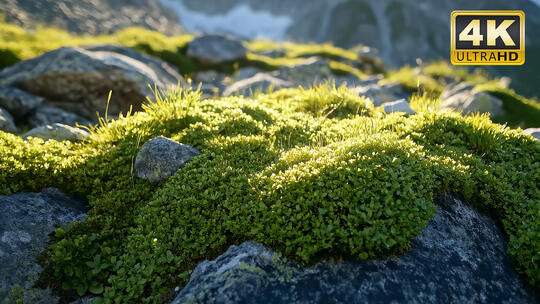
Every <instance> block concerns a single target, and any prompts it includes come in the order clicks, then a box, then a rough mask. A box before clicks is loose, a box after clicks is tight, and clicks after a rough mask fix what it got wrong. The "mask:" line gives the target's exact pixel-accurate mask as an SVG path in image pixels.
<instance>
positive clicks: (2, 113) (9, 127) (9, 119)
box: [0, 108, 17, 133]
mask: <svg viewBox="0 0 540 304" xmlns="http://www.w3.org/2000/svg"><path fill="white" fill-rule="evenodd" d="M0 131H4V132H9V133H15V132H17V127H16V126H15V122H14V121H13V116H11V114H9V112H8V111H6V110H5V109H2V108H0Z"/></svg>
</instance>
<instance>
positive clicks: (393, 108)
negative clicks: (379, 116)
mask: <svg viewBox="0 0 540 304" xmlns="http://www.w3.org/2000/svg"><path fill="white" fill-rule="evenodd" d="M383 106H384V112H386V113H393V112H405V113H407V114H414V113H416V112H415V111H414V110H413V109H412V108H411V106H410V105H409V103H408V102H407V100H405V99H400V100H396V101H393V102H387V103H385V104H383Z"/></svg>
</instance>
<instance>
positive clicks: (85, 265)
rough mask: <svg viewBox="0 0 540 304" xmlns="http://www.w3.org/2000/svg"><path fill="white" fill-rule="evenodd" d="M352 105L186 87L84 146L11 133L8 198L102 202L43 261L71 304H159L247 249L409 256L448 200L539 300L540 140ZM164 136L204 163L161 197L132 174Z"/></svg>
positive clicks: (5, 151)
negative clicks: (486, 230)
mask: <svg viewBox="0 0 540 304" xmlns="http://www.w3.org/2000/svg"><path fill="white" fill-rule="evenodd" d="M352 96H354V94H352V92H350V91H348V90H347V89H346V88H335V87H332V86H330V85H327V86H321V87H318V88H315V89H309V90H304V89H286V90H279V91H276V92H272V93H269V94H257V95H256V96H255V97H254V98H253V99H248V98H242V97H229V98H218V99H214V100H200V94H199V93H197V92H189V91H180V90H177V91H171V92H168V93H167V94H165V95H161V94H159V95H158V97H157V98H156V100H157V101H156V102H155V103H152V104H150V105H147V106H145V109H144V112H139V113H135V114H133V115H128V117H124V118H120V119H118V120H115V121H112V122H108V121H102V125H101V126H97V127H95V128H92V130H91V135H90V137H89V139H87V140H86V141H83V142H81V143H76V144H73V143H69V142H57V141H54V140H51V141H47V142H44V141H42V140H40V139H29V140H23V139H21V138H20V137H17V136H14V135H10V134H7V133H1V132H0V160H1V161H0V192H1V193H3V194H8V193H13V192H17V191H35V190H40V189H41V188H43V187H49V186H55V187H60V188H61V189H63V190H64V191H66V192H69V193H79V194H83V195H86V196H87V198H88V199H89V204H90V205H91V207H92V209H91V210H90V212H89V215H88V219H87V220H86V221H85V222H83V223H73V224H72V225H71V226H70V227H68V228H66V229H58V230H57V231H56V232H55V234H54V235H53V237H52V242H51V245H50V248H49V249H48V250H47V251H46V252H45V253H44V256H43V266H44V269H45V270H44V272H43V273H42V274H41V278H42V282H45V283H47V284H48V285H49V286H52V287H53V288H55V289H56V290H57V291H60V292H63V296H64V297H66V298H69V296H70V292H71V293H73V292H77V293H78V294H80V295H82V294H85V293H92V294H94V295H97V296H99V297H100V298H99V300H98V301H101V302H105V303H131V302H141V303H156V302H159V301H161V300H163V297H166V295H169V294H170V292H169V291H170V290H172V289H173V288H174V287H175V286H183V284H185V283H186V282H187V280H188V279H189V274H190V271H191V270H192V269H193V268H194V267H195V266H196V264H197V263H198V262H200V261H201V260H203V259H210V258H213V257H215V256H217V255H219V254H221V253H222V252H224V251H225V250H226V249H227V248H228V246H230V245H231V244H238V243H240V242H242V241H245V240H255V241H258V242H261V243H263V244H265V245H266V246H269V247H270V248H272V249H275V250H277V251H278V252H281V253H283V254H284V255H285V256H287V257H289V258H292V259H294V260H296V261H298V262H300V263H304V264H311V263H315V262H317V261H319V260H320V259H322V258H327V257H333V256H343V257H348V258H358V259H367V258H374V257H382V256H387V255H393V254H399V253H401V252H403V251H404V250H407V248H408V247H409V244H410V241H411V240H412V239H413V238H414V237H415V236H417V235H418V234H419V233H420V231H421V229H422V228H423V227H424V226H425V225H426V223H427V222H428V220H429V219H430V218H431V217H433V216H434V211H435V205H434V204H433V199H434V197H435V196H437V195H439V194H441V193H446V192H453V193H458V194H461V195H462V196H463V197H464V198H465V199H466V200H467V201H468V202H471V203H472V204H474V205H475V206H477V207H478V208H481V209H484V210H487V211H488V212H489V213H490V214H491V215H492V216H494V217H495V218H496V219H497V220H498V221H500V222H501V223H502V226H503V228H504V230H505V232H506V233H507V234H508V236H509V239H508V252H509V254H510V256H511V257H512V258H513V260H514V261H515V265H516V270H517V271H518V272H519V273H521V274H523V275H524V276H526V278H527V280H528V281H529V282H530V283H531V284H532V285H533V286H534V287H535V288H539V287H540V253H539V252H540V222H539V218H538V214H539V213H540V189H539V187H538V185H540V174H539V172H540V146H539V145H538V144H537V142H536V141H535V140H534V139H533V138H532V137H530V136H526V135H522V134H521V132H520V131H518V130H511V129H509V128H507V127H504V126H501V125H498V124H495V123H492V122H491V121H490V120H489V118H488V117H487V116H485V115H484V116H480V115H476V116H465V117H464V116H461V115H460V114H458V113H453V112H443V113H433V112H429V111H420V112H419V113H418V114H415V115H411V116H405V115H401V114H396V113H394V114H390V115H386V114H384V113H382V112H380V111H378V110H377V109H373V108H371V107H369V106H366V105H365V103H364V101H363V100H362V99H359V98H358V97H352ZM328 105H332V106H331V108H333V109H334V110H333V112H332V113H331V114H328V113H327V112H326V111H324V110H323V109H324V107H325V106H328ZM420 108H421V107H420ZM425 108H427V107H425ZM358 109H361V110H360V111H359V110H358ZM321 110H323V111H321ZM158 135H162V136H167V137H171V138H173V139H175V140H177V141H180V142H182V143H185V144H189V145H193V146H195V147H196V148H198V149H199V150H200V151H202V152H203V153H202V155H200V156H197V157H195V158H193V159H192V160H191V161H190V162H189V163H188V164H187V165H186V166H185V167H183V168H182V169H180V170H179V171H178V172H177V174H176V175H175V176H173V177H171V178H170V179H169V180H168V181H166V182H164V183H161V184H151V183H149V182H146V181H144V180H141V179H138V178H136V177H134V173H133V161H134V157H135V155H136V153H137V151H138V150H139V148H140V146H141V145H142V144H143V143H144V142H146V141H147V140H149V139H151V138H153V137H155V136H158Z"/></svg>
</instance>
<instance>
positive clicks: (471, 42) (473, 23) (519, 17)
mask: <svg viewBox="0 0 540 304" xmlns="http://www.w3.org/2000/svg"><path fill="white" fill-rule="evenodd" d="M450 27H451V38H450V39H451V51H450V59H451V61H452V64H456V65H520V64H523V63H525V14H524V13H523V11H453V12H452V15H451V17H450Z"/></svg>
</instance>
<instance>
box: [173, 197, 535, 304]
mask: <svg viewBox="0 0 540 304" xmlns="http://www.w3.org/2000/svg"><path fill="white" fill-rule="evenodd" d="M268 302H271V303H535V296H534V294H533V293H532V292H531V291H529V290H527V287H525V286H524V283H523V282H522V281H521V279H520V277H519V276H518V275H517V273H515V272H514V270H513V269H512V265H511V262H510V260H509V258H508V256H507V254H506V242H505V239H504V237H503V235H502V234H501V232H500V231H499V230H498V228H497V226H496V225H495V223H494V222H493V221H492V220H490V219H489V218H487V217H486V216H484V215H482V214H480V213H479V212H477V211H475V210H474V209H471V208H470V207H469V206H468V205H466V204H465V203H463V202H461V201H460V200H458V199H455V198H453V197H451V196H445V197H442V198H441V199H440V200H439V207H438V210H437V212H436V216H435V217H434V218H433V219H431V220H430V222H429V223H428V225H427V226H426V227H425V228H424V229H423V231H422V235H420V236H419V237H417V238H416V239H414V240H413V241H412V244H411V250H409V251H408V252H405V253H404V254H403V255H401V256H399V257H390V258H386V259H377V260H368V261H334V260H332V259H331V260H324V261H322V262H320V263H318V264H316V265H315V266H313V267H310V268H306V267H302V266H299V265H298V264H295V263H292V262H290V261H287V260H286V259H285V258H284V257H282V256H281V255H280V254H279V253H275V252H274V251H272V250H270V249H268V248H266V247H265V246H263V245H262V244H259V243H255V242H251V241H248V242H244V243H242V244H241V245H239V246H231V247H230V248H229V249H228V250H227V252H225V253H224V254H222V255H221V256H219V257H217V258H216V259H215V260H212V261H204V262H202V263H200V264H199V265H198V266H197V267H196V268H195V270H194V271H193V273H192V274H191V278H190V281H189V283H188V284H187V285H186V286H185V287H184V289H183V290H182V291H181V292H180V293H179V294H178V296H177V297H176V298H175V300H174V301H173V302H172V304H179V303H268Z"/></svg>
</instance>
